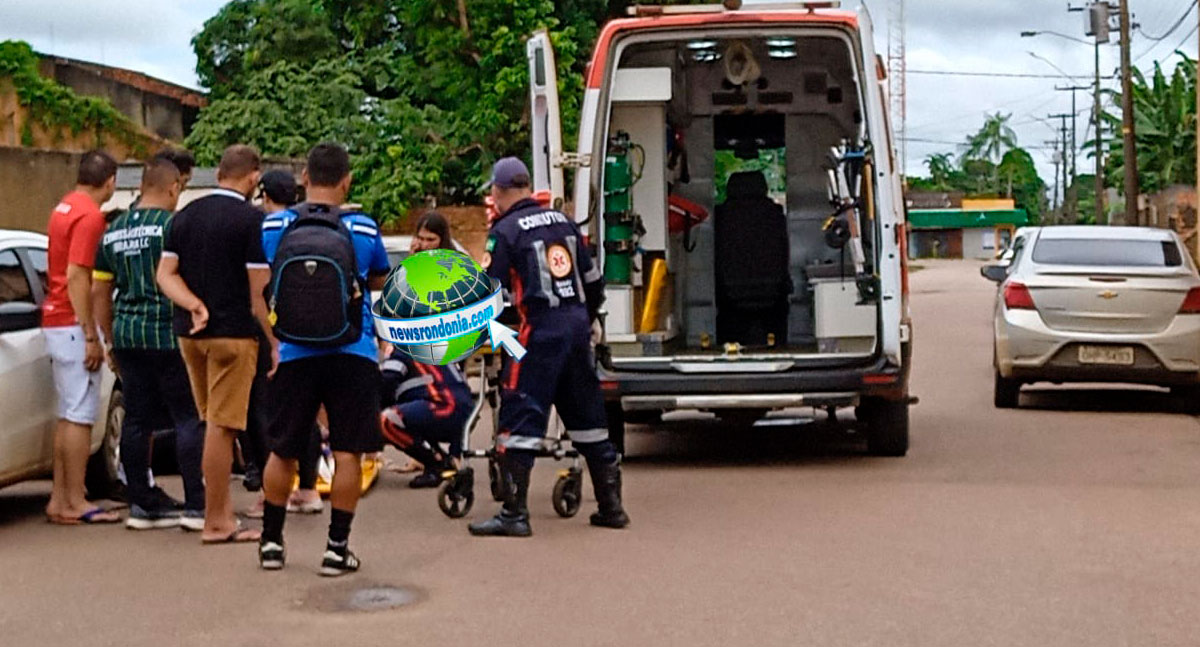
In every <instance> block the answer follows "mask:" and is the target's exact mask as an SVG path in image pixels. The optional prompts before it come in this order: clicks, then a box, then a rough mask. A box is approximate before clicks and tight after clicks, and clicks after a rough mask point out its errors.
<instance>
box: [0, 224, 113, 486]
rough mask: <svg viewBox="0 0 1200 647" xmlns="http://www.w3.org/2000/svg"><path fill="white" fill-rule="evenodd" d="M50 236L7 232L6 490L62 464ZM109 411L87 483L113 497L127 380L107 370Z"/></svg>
mask: <svg viewBox="0 0 1200 647" xmlns="http://www.w3.org/2000/svg"><path fill="white" fill-rule="evenodd" d="M47 243H48V239H47V238H46V236H44V235H42V234H36V233H32V232H25V231H12V230H3V229H0V487H4V486H6V485H11V484H13V483H17V482H19V481H24V480H28V479H33V478H41V477H44V476H46V475H48V474H50V473H51V471H52V469H53V461H54V426H55V418H56V414H55V393H54V380H53V377H52V376H51V373H50V357H49V356H48V355H47V354H46V341H45V336H44V335H43V334H42V329H41V303H42V299H43V298H44V297H45V294H46V269H47V255H46V247H47ZM101 394H102V395H101V397H102V400H101V407H102V409H101V411H106V412H108V413H107V415H106V416H105V418H104V419H102V420H100V421H98V422H97V424H96V426H95V428H94V429H93V430H92V451H93V454H92V459H91V460H90V461H89V462H88V470H87V487H88V492H89V493H90V494H91V496H92V497H94V498H99V497H102V496H105V495H106V494H107V493H108V492H109V490H110V489H111V487H112V486H113V484H114V483H116V482H117V474H118V463H119V460H118V446H119V444H120V437H121V420H122V419H123V417H124V406H123V400H122V398H121V391H120V385H119V384H117V382H116V379H115V378H114V376H113V374H112V373H111V372H110V371H109V370H108V369H107V368H105V369H104V371H103V378H102V380H101Z"/></svg>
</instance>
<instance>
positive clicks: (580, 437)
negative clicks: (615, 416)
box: [470, 157, 629, 537]
mask: <svg viewBox="0 0 1200 647" xmlns="http://www.w3.org/2000/svg"><path fill="white" fill-rule="evenodd" d="M491 184H492V188H491V197H492V200H493V201H494V202H495V204H496V208H497V210H498V211H499V213H500V214H501V215H500V217H499V218H498V219H497V220H496V221H495V222H494V223H493V224H492V227H491V233H490V235H489V237H488V242H487V255H486V256H485V257H484V259H483V266H484V267H485V268H486V269H487V272H488V274H489V275H490V276H492V277H493V278H495V279H497V280H499V281H500V283H501V284H502V285H503V287H504V288H505V289H506V290H507V291H508V292H509V294H510V295H511V296H512V303H513V306H514V308H515V309H516V310H517V312H518V313H519V314H520V330H519V334H518V339H519V341H520V342H521V344H522V345H524V346H525V348H526V350H527V354H526V355H525V357H524V359H522V360H521V361H520V362H516V361H512V360H511V358H506V363H505V365H504V368H503V371H502V375H501V387H500V388H501V391H500V416H499V429H498V432H499V433H498V434H497V441H496V442H497V445H498V447H497V451H498V452H499V457H498V463H499V467H500V473H501V483H502V485H503V486H504V505H503V508H502V509H501V510H500V513H499V514H498V515H496V516H495V517H494V518H492V519H489V520H487V521H483V522H479V523H473V524H471V526H470V530H471V534H473V535H484V536H487V535H500V536H515V537H525V536H528V535H530V534H532V531H531V529H530V527H529V509H528V506H527V505H526V498H527V495H528V493H529V475H530V472H531V471H532V469H533V463H534V457H535V452H536V451H537V450H538V449H539V448H540V447H542V443H543V439H544V438H545V436H546V426H547V423H548V422H549V414H550V407H551V406H554V407H556V408H557V409H558V414H559V416H560V417H561V418H562V421H563V423H564V425H565V426H566V429H567V433H568V434H569V436H570V439H571V444H572V445H574V447H575V448H576V449H577V450H578V451H579V453H580V455H582V456H583V457H584V459H585V460H586V461H587V466H588V472H589V473H590V475H591V478H592V486H593V488H594V489H595V494H596V501H597V502H598V503H599V507H600V509H599V511H598V512H596V513H595V514H593V515H592V516H591V523H592V525H595V526H604V527H608V528H623V527H625V526H626V525H628V524H629V517H628V516H627V515H626V514H625V510H624V509H623V508H622V507H621V462H620V456H619V455H618V454H617V451H616V449H615V448H614V447H613V444H612V442H610V441H609V439H608V424H607V420H606V417H605V413H604V401H603V398H602V396H601V394H600V383H599V380H598V378H597V377H596V365H595V358H594V356H593V353H592V341H591V337H592V331H593V328H595V329H596V330H598V329H599V327H598V325H597V324H596V321H597V314H598V311H599V308H600V303H601V301H602V299H603V296H604V283H603V280H602V277H601V274H600V269H599V268H598V267H596V266H595V265H593V264H592V259H591V256H589V255H588V252H587V249H586V248H585V246H584V241H583V236H582V234H581V233H580V231H579V228H578V227H577V226H576V225H575V223H574V222H573V221H572V220H570V219H569V218H567V217H566V216H565V215H563V214H561V213H559V212H557V211H554V210H552V209H547V208H545V207H543V206H541V205H540V204H539V203H538V202H536V201H535V200H533V198H532V192H531V190H530V176H529V170H528V169H527V168H526V167H525V164H524V163H523V162H521V161H520V160H519V159H516V158H512V157H509V158H505V159H502V160H500V161H499V162H497V163H496V165H495V167H494V168H493V170H492V183H491Z"/></svg>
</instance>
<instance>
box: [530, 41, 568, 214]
mask: <svg viewBox="0 0 1200 647" xmlns="http://www.w3.org/2000/svg"><path fill="white" fill-rule="evenodd" d="M525 53H526V57H527V58H528V59H529V99H530V101H529V105H530V117H531V119H530V120H531V122H532V128H533V133H532V134H533V169H532V170H533V190H534V192H535V193H537V192H541V191H548V192H549V194H550V204H552V205H555V206H556V208H557V206H558V205H561V204H562V203H563V199H564V197H565V188H564V186H563V169H562V155H563V145H562V112H561V111H560V109H559V104H558V68H557V67H556V66H555V60H554V47H553V46H552V45H551V44H550V34H549V33H548V32H546V31H545V30H541V31H538V32H536V33H534V34H533V36H531V37H530V38H529V41H528V42H527V43H526V45H525Z"/></svg>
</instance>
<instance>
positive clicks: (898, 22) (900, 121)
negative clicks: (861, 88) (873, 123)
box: [888, 0, 908, 176]
mask: <svg viewBox="0 0 1200 647" xmlns="http://www.w3.org/2000/svg"><path fill="white" fill-rule="evenodd" d="M907 76H908V64H907V62H906V53H905V49H904V0H889V4H888V94H889V96H890V98H891V99H890V100H891V104H892V105H891V106H890V109H891V115H892V127H893V128H894V129H895V131H896V154H897V155H899V156H900V172H901V174H903V175H904V176H907V175H908V164H907V161H908V157H907V155H906V153H907V148H908V146H907V137H908V128H907V127H906V125H905V123H906V121H907V118H908V107H907V94H908V88H907V79H906V77H907Z"/></svg>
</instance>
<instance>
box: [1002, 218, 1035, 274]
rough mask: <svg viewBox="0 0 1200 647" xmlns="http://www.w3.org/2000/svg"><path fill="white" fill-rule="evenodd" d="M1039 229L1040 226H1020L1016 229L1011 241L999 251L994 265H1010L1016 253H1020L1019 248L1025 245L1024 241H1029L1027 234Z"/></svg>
mask: <svg viewBox="0 0 1200 647" xmlns="http://www.w3.org/2000/svg"><path fill="white" fill-rule="evenodd" d="M1039 229H1041V227H1021V228H1019V229H1017V231H1016V233H1014V234H1013V237H1012V241H1011V242H1010V243H1009V245H1008V247H1007V248H1005V250H1004V251H1003V252H1001V253H1000V257H999V258H997V259H996V265H1000V266H1003V267H1011V266H1012V262H1013V259H1014V258H1016V257H1017V254H1020V253H1021V249H1022V248H1023V247H1025V244H1026V243H1028V242H1029V236H1030V235H1032V234H1033V232H1035V231H1037V230H1039Z"/></svg>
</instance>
